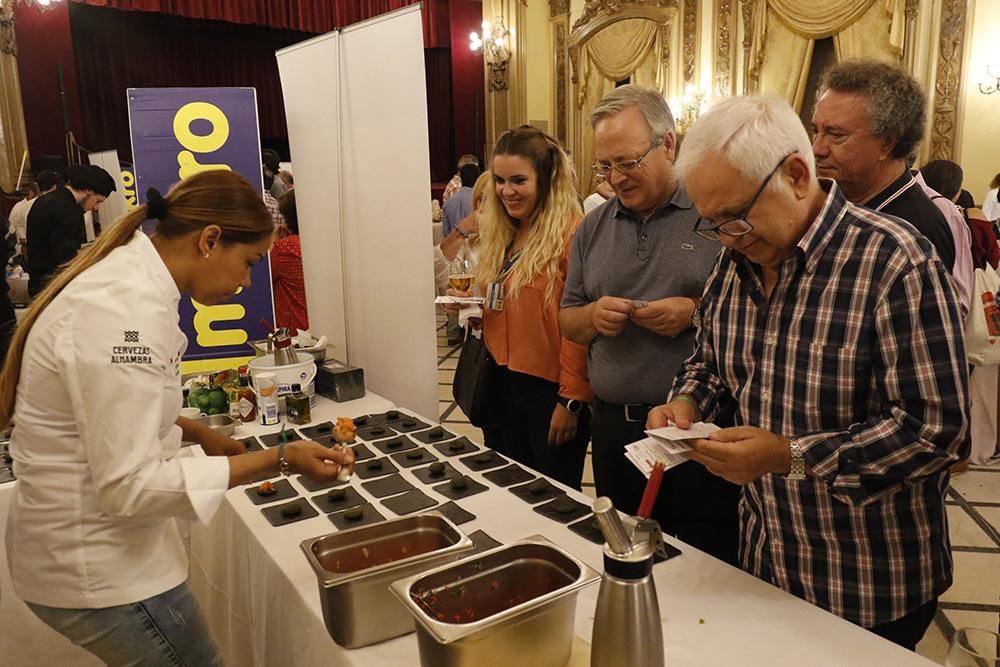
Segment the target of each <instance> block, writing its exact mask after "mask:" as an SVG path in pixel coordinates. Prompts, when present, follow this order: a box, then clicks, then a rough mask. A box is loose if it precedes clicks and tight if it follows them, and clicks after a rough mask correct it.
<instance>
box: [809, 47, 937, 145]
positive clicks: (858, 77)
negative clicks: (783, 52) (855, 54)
mask: <svg viewBox="0 0 1000 667" xmlns="http://www.w3.org/2000/svg"><path fill="white" fill-rule="evenodd" d="M828 90H833V91H836V92H840V93H857V94H859V95H863V96H864V97H865V98H866V99H867V100H868V115H869V117H870V118H871V133H872V135H874V136H876V137H892V138H895V139H896V145H895V146H894V147H893V149H892V156H893V157H894V158H900V159H908V158H910V159H912V157H914V156H915V154H916V152H917V146H919V145H920V140H921V139H923V138H924V125H925V124H926V118H927V97H926V96H925V95H924V91H923V89H922V88H921V87H920V84H919V83H918V82H917V80H916V79H914V78H913V77H912V76H910V75H909V74H907V73H906V72H905V71H904V70H903V69H902V68H900V67H897V66H895V65H891V64H889V63H886V62H881V61H878V60H869V59H861V58H855V59H852V60H846V61H844V62H842V63H838V64H836V65H831V66H830V67H828V68H827V69H826V70H824V72H823V74H822V76H821V78H820V83H819V89H818V90H817V92H816V101H817V102H819V100H820V98H821V97H823V94H824V93H826V92H827V91H828Z"/></svg>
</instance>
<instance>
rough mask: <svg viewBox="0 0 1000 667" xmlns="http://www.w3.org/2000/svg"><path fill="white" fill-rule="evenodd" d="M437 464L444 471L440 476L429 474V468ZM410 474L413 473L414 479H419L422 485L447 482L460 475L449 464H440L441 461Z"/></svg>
mask: <svg viewBox="0 0 1000 667" xmlns="http://www.w3.org/2000/svg"><path fill="white" fill-rule="evenodd" d="M438 463H440V464H441V465H442V466H444V469H443V470H442V471H441V473H440V474H437V475H435V474H433V473H432V472H431V468H433V467H435V465H436V464H438ZM411 472H412V473H413V476H414V477H416V478H417V479H419V480H420V481H421V482H423V483H424V484H437V483H438V482H447V481H448V480H450V479H453V478H455V477H459V476H460V475H462V473H460V472H459V471H458V470H456V469H455V468H454V467H452V465H451V464H450V463H442V462H441V461H436V462H435V463H432V464H431V465H429V466H426V467H424V468H417V469H416V470H413V471H411Z"/></svg>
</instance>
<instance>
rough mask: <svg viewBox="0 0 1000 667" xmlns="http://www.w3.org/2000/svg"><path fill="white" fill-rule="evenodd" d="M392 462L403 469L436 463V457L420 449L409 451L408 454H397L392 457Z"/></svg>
mask: <svg viewBox="0 0 1000 667" xmlns="http://www.w3.org/2000/svg"><path fill="white" fill-rule="evenodd" d="M392 460H393V461H395V462H396V463H398V464H399V465H401V466H402V467H404V468H412V467H413V466H422V465H427V464H428V463H434V462H435V461H437V457H436V456H434V455H433V454H431V453H430V451H429V450H426V449H424V448H422V447H420V448H417V449H411V450H409V451H408V452H397V453H396V454H393V455H392Z"/></svg>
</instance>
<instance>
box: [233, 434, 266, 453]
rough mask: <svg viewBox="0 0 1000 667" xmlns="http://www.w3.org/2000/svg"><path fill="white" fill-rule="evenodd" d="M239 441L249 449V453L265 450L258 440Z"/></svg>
mask: <svg viewBox="0 0 1000 667" xmlns="http://www.w3.org/2000/svg"><path fill="white" fill-rule="evenodd" d="M239 441H240V442H242V443H243V446H244V447H246V448H247V453H248V454H249V453H250V452H260V451H263V450H264V447H263V446H262V445H261V444H260V443H259V442H258V441H257V438H254V437H249V438H239Z"/></svg>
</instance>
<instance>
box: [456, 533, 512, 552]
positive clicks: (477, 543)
mask: <svg viewBox="0 0 1000 667" xmlns="http://www.w3.org/2000/svg"><path fill="white" fill-rule="evenodd" d="M469 539H470V540H472V544H473V545H474V546H473V547H472V551H466V552H464V553H463V554H462V558H468V557H469V556H475V555H476V554H478V553H481V552H483V551H489V550H490V549H495V548H496V547H499V546H501V545H502V544H503V542H500V541H498V540H495V539H493V537H491V536H490V535H489V533H487V532H486V531H485V530H477V531H474V532H471V533H469Z"/></svg>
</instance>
